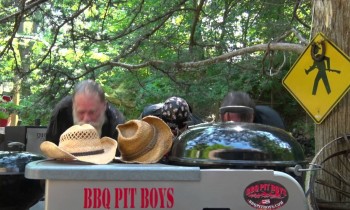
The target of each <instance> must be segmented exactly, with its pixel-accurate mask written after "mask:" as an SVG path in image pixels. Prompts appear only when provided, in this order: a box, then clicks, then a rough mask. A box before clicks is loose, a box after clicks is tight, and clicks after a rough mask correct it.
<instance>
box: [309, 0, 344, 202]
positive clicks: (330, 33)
mask: <svg viewBox="0 0 350 210" xmlns="http://www.w3.org/2000/svg"><path fill="white" fill-rule="evenodd" d="M349 20H350V1H349V0H313V21H314V22H313V28H312V33H311V34H312V37H314V36H315V35H316V34H317V33H319V32H322V33H323V34H324V35H325V36H326V37H327V38H328V39H329V40H331V41H332V42H334V43H335V44H336V45H337V46H338V47H339V48H340V49H341V50H342V51H343V52H344V53H345V54H346V55H349V53H350V21H349ZM343 70H344V71H350V69H343ZM349 79H350V78H349ZM320 103H322V102H320ZM344 134H350V94H349V93H346V94H345V96H344V97H343V98H342V99H341V100H340V101H339V103H338V104H337V105H336V106H335V107H334V109H333V110H332V111H331V112H330V114H329V115H328V117H326V119H325V120H324V121H323V122H322V123H321V124H319V125H316V127H315V150H316V153H317V152H318V151H319V150H320V149H321V148H323V147H324V146H325V145H326V144H327V143H328V142H331V141H332V140H334V139H336V138H337V137H341V136H344ZM335 149H336V148H335ZM337 149H339V148H337ZM324 155H328V156H329V154H324ZM335 163H336V164H332V165H333V166H327V167H331V169H329V170H332V171H333V170H339V171H341V172H342V173H347V174H342V175H344V177H346V178H347V179H348V177H350V172H349V170H344V165H343V164H341V163H339V161H338V162H335ZM321 176H322V174H321ZM325 181H326V182H329V183H330V184H331V185H333V186H337V187H339V188H342V189H343V188H344V186H338V185H341V183H339V182H337V181H335V180H332V181H330V180H325ZM343 183H344V182H343ZM346 188H347V190H349V187H346ZM315 190H316V195H317V194H318V196H319V197H325V196H326V197H328V199H330V200H332V201H335V200H338V201H340V200H342V201H344V199H345V198H344V197H343V196H342V195H341V194H338V193H335V192H327V191H326V190H324V189H315ZM345 200H346V199H345ZM348 200H349V199H348Z"/></svg>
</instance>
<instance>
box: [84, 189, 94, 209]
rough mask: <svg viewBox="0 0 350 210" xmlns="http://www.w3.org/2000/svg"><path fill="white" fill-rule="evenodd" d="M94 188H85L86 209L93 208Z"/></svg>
mask: <svg viewBox="0 0 350 210" xmlns="http://www.w3.org/2000/svg"><path fill="white" fill-rule="evenodd" d="M91 195H92V190H91V189H90V188H84V209H86V208H91V206H92V200H91Z"/></svg>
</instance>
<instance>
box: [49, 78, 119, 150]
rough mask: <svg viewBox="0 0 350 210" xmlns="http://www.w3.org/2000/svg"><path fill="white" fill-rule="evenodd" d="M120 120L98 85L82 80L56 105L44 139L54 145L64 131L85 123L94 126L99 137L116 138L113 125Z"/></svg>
mask: <svg viewBox="0 0 350 210" xmlns="http://www.w3.org/2000/svg"><path fill="white" fill-rule="evenodd" d="M124 122H125V118H124V116H123V114H122V113H121V112H120V111H118V110H117V109H114V108H113V107H112V106H111V105H110V104H109V103H108V102H107V101H106V98H105V94H104V91H103V90H102V88H101V86H100V85H99V84H97V83H96V82H95V81H93V80H84V81H82V82H80V83H79V84H78V85H77V86H76V87H75V89H74V93H73V95H72V96H66V97H65V98H63V99H62V100H61V101H60V102H59V103H58V104H57V105H56V107H55V109H54V110H53V112H52V115H51V119H50V124H49V126H48V129H47V133H46V139H47V140H48V141H52V142H53V143H55V144H57V145H58V143H59V139H60V136H61V134H62V133H63V132H64V131H66V130H67V129H68V128H69V127H71V126H72V125H81V124H85V123H88V124H91V125H92V126H94V127H95V128H96V130H97V131H98V133H99V134H100V137H103V136H108V137H111V138H113V139H117V136H118V133H117V130H116V126H117V125H118V124H121V123H124Z"/></svg>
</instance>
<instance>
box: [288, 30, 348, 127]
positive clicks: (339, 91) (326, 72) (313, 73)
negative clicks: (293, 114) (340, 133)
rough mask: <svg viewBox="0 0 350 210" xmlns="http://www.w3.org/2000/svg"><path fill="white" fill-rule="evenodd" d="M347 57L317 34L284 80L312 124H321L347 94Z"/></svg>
mask: <svg viewBox="0 0 350 210" xmlns="http://www.w3.org/2000/svg"><path fill="white" fill-rule="evenodd" d="M349 85H350V58H349V57H348V56H347V55H346V54H345V53H344V52H342V50H340V49H339V48H338V47H337V46H336V45H335V44H334V43H332V42H331V41H330V40H328V39H327V38H326V37H325V36H324V35H323V34H322V33H319V34H317V35H316V36H315V37H314V39H313V40H312V41H311V43H310V44H309V45H308V46H307V48H306V49H305V51H304V52H303V54H302V55H300V57H299V58H298V60H297V61H296V62H295V63H294V65H293V66H292V68H291V69H290V70H289V72H288V73H287V75H286V76H285V77H284V79H283V86H284V87H285V88H287V89H288V91H289V92H290V93H291V94H292V95H293V97H294V98H295V99H296V100H297V101H298V102H299V104H300V105H301V106H302V107H303V108H304V109H305V111H306V112H307V113H308V114H309V115H310V116H311V118H312V119H313V120H314V121H315V123H317V124H320V123H321V122H322V121H323V120H324V119H325V118H326V117H327V115H328V114H329V113H330V111H332V109H333V107H334V106H335V105H336V104H337V103H338V102H339V101H340V99H341V98H342V97H343V96H344V95H345V94H346V92H347V91H348V89H349V87H350V86H349Z"/></svg>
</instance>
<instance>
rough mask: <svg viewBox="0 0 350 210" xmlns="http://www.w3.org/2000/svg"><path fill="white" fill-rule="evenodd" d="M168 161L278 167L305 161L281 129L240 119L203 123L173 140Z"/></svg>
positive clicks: (301, 151)
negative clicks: (238, 120)
mask: <svg viewBox="0 0 350 210" xmlns="http://www.w3.org/2000/svg"><path fill="white" fill-rule="evenodd" d="M169 161H170V162H171V163H174V164H177V165H195V166H214V167H215V166H218V167H221V166H222V167H226V166H228V167H243V166H244V167H245V168H252V167H268V168H274V167H280V166H283V167H285V166H295V165H296V164H301V165H303V164H305V162H304V154H303V150H302V148H301V146H300V145H299V143H298V142H297V141H296V140H295V139H294V138H293V137H292V136H291V134H289V133H288V132H286V131H285V130H282V129H279V128H276V127H272V126H267V125H262V124H257V123H242V122H223V123H203V124H199V125H196V126H192V127H190V129H188V130H187V131H185V132H184V133H182V134H181V135H180V136H178V137H177V138H176V139H175V140H174V144H173V148H172V150H171V153H170V155H169Z"/></svg>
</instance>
